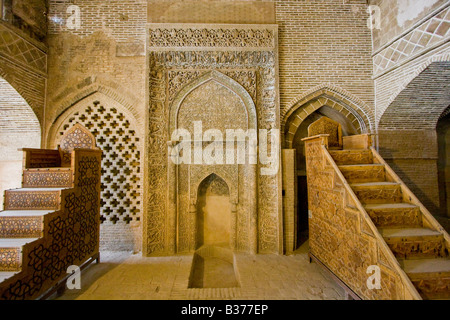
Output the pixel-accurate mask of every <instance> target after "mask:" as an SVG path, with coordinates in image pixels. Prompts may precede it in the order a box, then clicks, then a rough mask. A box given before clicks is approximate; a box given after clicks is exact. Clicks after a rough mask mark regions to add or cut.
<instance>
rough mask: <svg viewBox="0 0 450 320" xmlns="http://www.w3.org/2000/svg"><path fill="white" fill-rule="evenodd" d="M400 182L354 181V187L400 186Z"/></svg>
mask: <svg viewBox="0 0 450 320" xmlns="http://www.w3.org/2000/svg"><path fill="white" fill-rule="evenodd" d="M399 185H400V183H397V182H363V183H352V184H350V186H352V187H377V186H399Z"/></svg>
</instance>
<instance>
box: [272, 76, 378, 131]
mask: <svg viewBox="0 0 450 320" xmlns="http://www.w3.org/2000/svg"><path fill="white" fill-rule="evenodd" d="M322 96H324V97H328V98H331V99H333V100H334V101H336V102H338V103H340V104H341V105H342V106H343V107H345V108H346V109H349V110H352V112H353V113H356V114H358V115H359V116H360V117H361V118H362V119H363V121H364V123H365V127H366V128H367V130H369V131H373V130H374V126H373V119H374V115H373V114H372V109H373V108H372V107H370V106H369V105H368V104H367V103H365V102H364V101H363V100H361V99H359V98H358V97H357V96H355V95H353V94H351V93H350V92H348V91H346V90H344V89H342V88H340V87H339V86H336V85H334V84H332V83H322V84H320V85H318V86H316V87H313V88H311V89H309V90H308V91H306V92H304V93H303V94H301V95H300V96H298V97H297V98H295V99H294V100H293V101H292V102H291V103H290V104H289V107H288V108H286V109H284V110H282V111H281V126H282V128H283V127H286V123H287V122H288V120H289V118H291V115H292V114H293V113H294V112H296V110H297V109H299V108H301V107H303V106H304V105H305V104H307V103H309V102H311V101H313V100H317V99H318V98H320V97H322ZM356 114H355V115H356Z"/></svg>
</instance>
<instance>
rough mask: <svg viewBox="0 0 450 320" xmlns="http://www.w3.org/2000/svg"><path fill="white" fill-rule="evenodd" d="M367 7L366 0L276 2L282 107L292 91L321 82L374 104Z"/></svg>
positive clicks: (294, 94) (294, 93)
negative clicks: (330, 84)
mask: <svg viewBox="0 0 450 320" xmlns="http://www.w3.org/2000/svg"><path fill="white" fill-rule="evenodd" d="M366 8H367V6H366V1H344V2H343V1H341V0H327V1H322V0H313V1H284V0H283V1H277V2H276V17H277V23H278V25H279V43H280V46H279V47H280V49H279V50H280V53H279V55H280V60H279V62H280V91H281V92H280V94H281V109H282V113H283V110H286V109H288V108H290V107H292V102H293V100H294V99H295V98H296V97H298V96H300V95H301V94H302V93H304V92H306V91H308V90H309V89H311V88H313V87H316V86H318V85H320V84H323V83H332V84H334V85H336V86H338V87H340V88H342V89H344V90H346V91H348V92H350V93H351V94H353V95H355V96H357V97H358V98H360V99H361V100H362V101H364V102H365V103H366V104H368V105H369V106H373V103H374V88H373V81H372V79H371V77H372V60H371V35H370V30H369V28H368V27H367V19H368V17H369V16H368V13H367V12H366ZM366 111H367V112H368V113H369V114H372V113H373V110H366Z"/></svg>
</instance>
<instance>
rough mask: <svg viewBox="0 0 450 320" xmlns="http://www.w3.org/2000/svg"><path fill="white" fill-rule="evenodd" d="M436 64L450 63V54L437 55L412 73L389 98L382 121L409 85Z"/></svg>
mask: <svg viewBox="0 0 450 320" xmlns="http://www.w3.org/2000/svg"><path fill="white" fill-rule="evenodd" d="M436 62H450V53H446V54H440V55H435V56H432V57H431V58H429V59H428V60H427V61H425V62H424V63H422V64H421V65H420V66H419V67H417V68H416V69H415V70H414V72H412V73H411V74H410V75H409V76H408V77H407V78H406V79H405V80H404V81H403V82H402V84H401V85H400V86H399V87H398V88H397V89H396V91H395V92H394V93H393V94H392V95H391V97H390V98H389V100H388V102H387V104H386V109H385V110H384V111H383V114H381V115H380V116H379V119H380V120H381V118H382V116H383V115H384V112H386V110H387V109H388V108H389V107H390V106H391V105H392V104H393V103H394V101H395V100H396V99H397V97H398V96H399V95H400V94H401V93H402V91H403V90H405V89H406V88H407V87H408V85H409V84H410V83H411V82H413V81H414V79H416V78H417V77H418V76H420V74H421V73H423V72H424V71H425V70H426V69H427V68H428V67H429V66H430V65H431V64H433V63H436Z"/></svg>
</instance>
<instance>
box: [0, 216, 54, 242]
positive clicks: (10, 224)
mask: <svg viewBox="0 0 450 320" xmlns="http://www.w3.org/2000/svg"><path fill="white" fill-rule="evenodd" d="M51 212H54V211H48V210H27V211H23V210H9V211H2V212H0V238H40V237H42V236H43V231H44V230H43V228H44V216H45V215H47V214H49V213H51Z"/></svg>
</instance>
